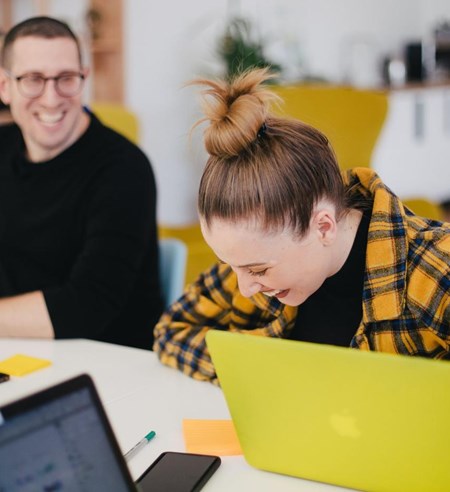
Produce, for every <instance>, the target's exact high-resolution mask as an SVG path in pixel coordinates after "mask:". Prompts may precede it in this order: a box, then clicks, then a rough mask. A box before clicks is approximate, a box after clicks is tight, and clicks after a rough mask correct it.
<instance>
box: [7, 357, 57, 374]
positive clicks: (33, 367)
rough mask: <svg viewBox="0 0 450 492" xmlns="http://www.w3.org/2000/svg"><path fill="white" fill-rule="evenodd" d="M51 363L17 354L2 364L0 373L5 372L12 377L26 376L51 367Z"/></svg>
mask: <svg viewBox="0 0 450 492" xmlns="http://www.w3.org/2000/svg"><path fill="white" fill-rule="evenodd" d="M51 363H52V362H51V361H50V360H47V359H40V358H38V357H31V356H30V355H23V354H16V355H13V356H12V357H9V358H8V359H4V360H2V361H1V362H0V372H5V373H6V374H9V375H10V376H25V375H26V374H29V373H30V372H33V371H37V370H38V369H43V368H44V367H47V366H49V365H51Z"/></svg>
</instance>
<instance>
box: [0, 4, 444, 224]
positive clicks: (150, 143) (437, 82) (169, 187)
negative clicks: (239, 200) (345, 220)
mask: <svg viewBox="0 0 450 492" xmlns="http://www.w3.org/2000/svg"><path fill="white" fill-rule="evenodd" d="M38 14H46V15H51V16H55V17H58V18H60V19H62V20H65V21H66V22H68V23H69V24H70V25H71V27H72V28H73V29H74V30H75V31H76V33H77V34H78V35H79V36H80V37H81V38H82V40H83V43H84V46H85V59H86V63H87V64H88V65H90V66H91V69H92V73H91V75H92V76H91V79H90V82H89V86H88V90H87V94H86V104H95V103H102V102H103V103H104V102H106V103H108V104H117V105H120V106H124V107H126V108H127V109H128V110H130V111H131V112H132V113H133V115H135V116H136V117H137V121H138V125H139V135H138V137H137V138H138V141H139V143H140V145H141V146H142V148H143V149H144V150H145V152H146V153H147V154H148V156H149V157H150V159H151V161H152V163H153V166H154V170H155V173H156V178H157V182H158V187H159V203H158V217H159V221H160V223H161V224H163V225H165V226H167V227H184V226H186V225H189V224H195V223H196V222H197V214H196V194H197V187H198V181H199V178H200V175H201V172H202V170H203V166H204V163H205V160H206V156H205V153H204V151H203V149H202V145H201V131H196V132H194V133H193V134H192V135H190V128H191V126H192V124H193V123H194V122H195V121H196V120H197V118H198V117H199V106H198V98H197V96H196V90H195V89H193V88H192V87H185V83H186V82H188V81H189V80H191V79H193V78H195V77H198V76H216V75H217V76H224V75H226V74H227V73H228V74H229V73H231V72H232V71H233V70H234V69H236V67H233V59H235V56H236V55H235V53H236V52H239V50H244V51H241V52H243V53H244V61H245V60H247V61H249V62H250V61H252V60H253V62H255V60H256V62H257V63H261V64H264V63H270V64H272V65H273V66H274V67H275V68H276V69H277V71H278V73H279V74H280V76H279V79H278V80H277V82H278V83H279V84H281V85H282V86H286V85H288V86H294V87H295V86H298V85H305V84H310V85H314V86H321V87H323V86H326V87H334V88H335V87H339V88H342V87H346V88H348V87H350V88H352V89H355V90H358V91H371V92H376V93H379V94H383V97H385V98H386V99H387V102H388V104H387V112H386V114H385V115H384V116H383V121H382V125H381V129H380V130H379V131H377V138H376V143H375V147H374V148H373V149H372V150H371V152H370V162H361V164H362V165H370V166H372V167H373V168H375V170H377V172H379V174H380V175H381V177H382V178H383V180H384V181H385V182H386V183H387V184H388V185H389V186H390V187H391V188H392V189H393V190H394V191H395V192H396V193H397V194H398V195H399V196H401V197H402V198H405V199H406V198H415V197H421V198H425V199H427V200H430V201H433V202H436V203H440V202H443V201H445V200H449V199H450V165H449V162H448V161H449V156H450V24H449V23H450V2H449V1H448V0H397V1H396V2H392V1H390V0H265V1H264V2H262V1H257V0H239V1H238V0H234V1H233V0H228V1H227V0H215V1H210V0H190V1H188V2H186V1H183V0H165V1H164V2H156V1H154V0H77V1H76V2H75V1H73V0H0V30H1V32H2V33H4V32H5V30H6V29H8V28H9V27H10V26H11V25H12V24H14V23H16V22H18V21H20V20H23V19H25V18H26V17H29V16H32V15H38ZM246 50H247V51H246ZM252 57H256V59H255V60H254V59H253V58H252ZM242 63H244V62H242ZM299 104H300V106H301V104H302V103H301V102H300V103H299ZM348 105H353V106H354V103H351V102H350V103H348ZM356 105H357V106H360V105H358V104H356ZM353 106H352V107H350V106H347V107H345V106H344V105H343V106H342V107H341V108H340V109H339V108H337V109H335V111H336V113H346V112H347V111H349V110H352V111H356V110H358V112H359V113H360V114H359V117H360V118H362V120H361V121H362V122H363V123H362V126H364V122H365V121H366V120H367V121H368V122H369V121H370V119H371V112H372V109H371V106H370V105H369V106H364V105H361V107H353ZM326 109H327V107H325V112H326ZM286 112H287V113H289V112H290V108H289V107H286ZM352 114H353V113H352ZM300 115H301V114H300ZM313 121H314V119H313ZM360 125H361V123H360ZM347 139H348V140H349V145H350V146H351V145H352V139H353V141H354V142H355V143H356V142H357V141H358V139H359V136H358V134H357V132H356V131H355V132H353V131H351V132H350V134H349V135H348V136H347ZM332 141H333V139H332Z"/></svg>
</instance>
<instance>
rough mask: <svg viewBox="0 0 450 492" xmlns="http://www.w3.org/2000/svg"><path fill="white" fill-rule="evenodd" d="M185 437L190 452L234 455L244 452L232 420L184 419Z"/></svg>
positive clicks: (187, 449)
mask: <svg viewBox="0 0 450 492" xmlns="http://www.w3.org/2000/svg"><path fill="white" fill-rule="evenodd" d="M183 437H184V443H185V446H186V451H187V452H188V453H198V454H214V455H219V456H233V455H238V454H242V449H241V445H240V444H239V440H238V437H237V435H236V430H235V428H234V425H233V422H232V421H231V420H196V419H184V420H183Z"/></svg>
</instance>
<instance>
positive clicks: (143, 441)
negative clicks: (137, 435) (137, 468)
mask: <svg viewBox="0 0 450 492" xmlns="http://www.w3.org/2000/svg"><path fill="white" fill-rule="evenodd" d="M155 436H156V432H155V431H150V432H149V433H148V434H147V435H146V436H145V437H144V438H143V439H141V440H140V441H139V442H138V443H137V444H135V445H134V446H133V447H132V448H131V449H130V450H129V451H127V452H126V453H125V454H124V458H125V459H126V460H127V461H128V460H129V459H130V458H131V457H132V456H133V455H134V454H135V453H137V452H138V451H139V450H140V449H141V448H143V447H144V446H145V445H146V444H147V443H148V442H150V441H151V440H152V439H153V438H154V437H155Z"/></svg>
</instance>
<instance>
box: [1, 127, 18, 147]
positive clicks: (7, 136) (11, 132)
mask: <svg viewBox="0 0 450 492" xmlns="http://www.w3.org/2000/svg"><path fill="white" fill-rule="evenodd" d="M19 137H20V130H19V127H18V126H17V125H16V124H15V123H7V124H5V125H0V140H1V142H2V146H3V145H6V144H8V143H9V144H12V143H13V142H14V141H15V140H16V139H17V138H19ZM2 148H4V147H2Z"/></svg>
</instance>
